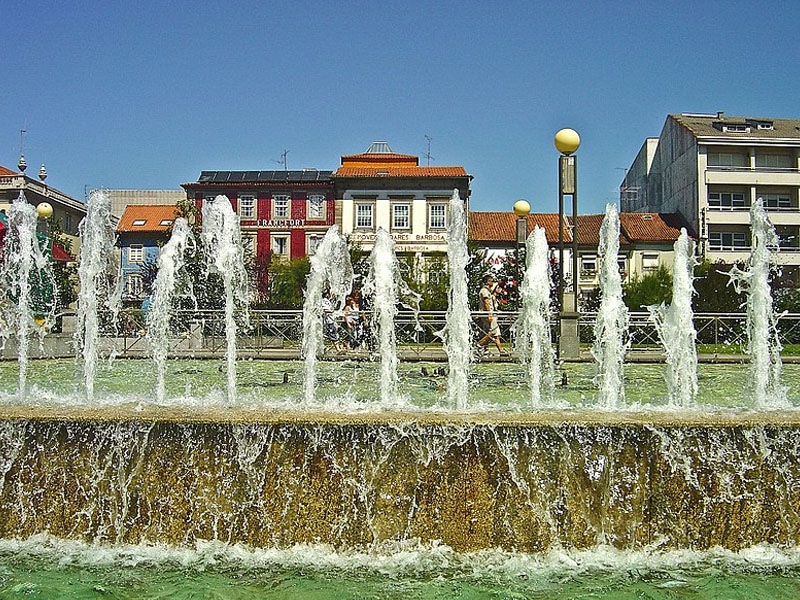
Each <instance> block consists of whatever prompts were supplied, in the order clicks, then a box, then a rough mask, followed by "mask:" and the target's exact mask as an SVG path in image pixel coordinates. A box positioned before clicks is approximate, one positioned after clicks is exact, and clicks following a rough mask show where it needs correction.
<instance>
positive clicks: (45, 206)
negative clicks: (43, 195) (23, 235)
mask: <svg viewBox="0 0 800 600" xmlns="http://www.w3.org/2000/svg"><path fill="white" fill-rule="evenodd" d="M36 216H38V217H39V219H41V225H42V227H41V229H42V231H41V233H43V234H44V235H45V237H49V236H50V227H48V225H49V222H48V219H49V218H50V217H52V216H53V205H52V204H50V203H49V202H39V204H37V205H36ZM36 229H37V230H38V229H40V228H39V227H38V226H37V228H36Z"/></svg>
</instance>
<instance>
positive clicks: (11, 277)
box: [0, 192, 57, 399]
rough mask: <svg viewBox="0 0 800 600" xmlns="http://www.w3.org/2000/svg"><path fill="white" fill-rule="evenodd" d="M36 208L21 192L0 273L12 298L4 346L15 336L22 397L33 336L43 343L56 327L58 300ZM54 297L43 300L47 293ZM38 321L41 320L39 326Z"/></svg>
mask: <svg viewBox="0 0 800 600" xmlns="http://www.w3.org/2000/svg"><path fill="white" fill-rule="evenodd" d="M36 219H37V213H36V208H35V207H34V206H33V205H32V204H28V201H27V200H26V199H25V195H24V194H23V193H22V192H20V194H19V197H18V198H17V199H16V200H14V202H13V203H12V204H11V207H10V208H9V211H8V224H9V231H8V233H7V234H6V239H5V244H4V248H3V258H4V261H3V265H2V270H1V271H0V281H2V289H3V290H6V293H8V294H9V296H10V297H11V298H12V301H11V302H8V303H4V313H5V314H3V322H4V323H5V324H6V326H5V327H3V328H2V329H0V338H3V344H4V345H5V340H7V339H8V337H9V336H11V335H12V334H13V335H14V336H15V337H16V340H17V360H18V361H19V397H20V399H22V398H24V397H25V393H26V386H27V383H26V381H27V372H28V345H29V342H30V336H31V333H32V332H34V331H37V332H38V333H39V336H40V340H41V339H42V338H43V336H44V334H45V332H46V331H47V328H49V327H51V326H52V324H53V313H54V311H55V302H54V300H55V299H56V297H57V290H56V289H55V281H54V279H53V270H52V267H51V264H50V260H49V258H48V257H47V255H46V254H45V253H44V252H43V251H42V245H41V243H40V241H39V239H38V236H37V235H36ZM48 291H49V293H50V296H51V298H50V299H47V298H44V297H43V296H45V295H46V294H47V293H48ZM36 319H42V322H41V323H40V324H39V325H37V323H36V321H35V320H36Z"/></svg>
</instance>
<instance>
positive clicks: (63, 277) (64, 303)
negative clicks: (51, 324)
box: [50, 219, 78, 312]
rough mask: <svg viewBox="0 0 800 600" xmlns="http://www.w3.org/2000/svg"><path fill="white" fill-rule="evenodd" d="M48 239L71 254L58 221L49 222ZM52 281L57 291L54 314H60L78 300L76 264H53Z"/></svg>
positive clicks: (70, 246)
mask: <svg viewBox="0 0 800 600" xmlns="http://www.w3.org/2000/svg"><path fill="white" fill-rule="evenodd" d="M50 239H51V240H52V241H53V243H54V244H58V245H59V246H61V247H62V248H63V249H64V250H66V251H67V253H68V254H70V255H71V254H72V242H71V241H70V239H69V238H68V237H67V236H66V235H64V230H63V229H62V227H61V221H60V220H59V219H53V220H52V221H51V222H50ZM53 280H54V282H55V285H56V289H57V290H58V296H57V305H56V312H60V311H62V310H64V309H65V308H67V307H68V306H69V305H70V304H72V303H73V302H75V301H76V300H77V299H78V264H77V263H76V262H74V261H73V262H68V263H64V262H53Z"/></svg>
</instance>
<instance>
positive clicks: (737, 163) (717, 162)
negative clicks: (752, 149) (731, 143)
mask: <svg viewBox="0 0 800 600" xmlns="http://www.w3.org/2000/svg"><path fill="white" fill-rule="evenodd" d="M708 166H709V167H749V166H750V157H749V156H748V155H747V154H742V153H739V152H737V153H734V152H709V153H708Z"/></svg>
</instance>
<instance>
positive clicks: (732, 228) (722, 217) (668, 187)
mask: <svg viewBox="0 0 800 600" xmlns="http://www.w3.org/2000/svg"><path fill="white" fill-rule="evenodd" d="M799 197H800V120H797V119H773V118H756V117H731V116H727V115H725V114H724V113H721V112H719V113H716V114H690V113H684V114H673V115H668V116H667V119H666V122H665V123H664V127H663V129H662V131H661V134H660V136H659V137H658V138H648V139H647V141H646V142H645V144H644V146H643V147H642V149H641V150H640V152H639V154H638V155H637V157H636V159H635V160H634V162H633V164H632V165H631V168H630V169H629V170H628V172H627V174H626V177H625V179H624V180H623V182H622V185H621V186H620V201H621V205H622V210H623V211H637V212H638V211H643V212H661V213H664V212H669V213H679V214H681V215H682V216H683V217H684V218H685V220H686V221H687V223H688V224H689V227H690V228H691V230H692V231H693V232H696V233H697V237H698V241H699V252H700V254H701V255H702V256H704V257H705V258H707V259H709V260H710V261H712V262H715V261H722V262H725V263H733V262H736V261H742V260H746V259H747V258H748V257H749V254H750V242H751V237H750V215H749V209H750V207H751V206H752V205H753V204H754V203H755V202H756V201H757V199H758V198H761V199H762V200H763V204H764V207H765V209H766V210H767V212H768V214H769V218H770V220H771V222H772V224H773V225H774V226H775V229H776V232H777V234H778V237H779V241H780V250H781V252H779V253H778V256H777V259H776V260H777V261H778V263H779V264H781V265H784V268H783V276H784V277H786V278H790V279H791V280H793V281H797V275H798V267H800V204H799V203H798V201H799V199H800V198H799Z"/></svg>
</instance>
